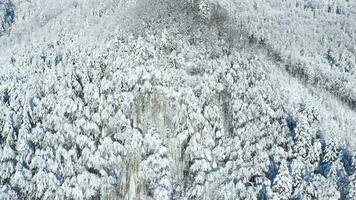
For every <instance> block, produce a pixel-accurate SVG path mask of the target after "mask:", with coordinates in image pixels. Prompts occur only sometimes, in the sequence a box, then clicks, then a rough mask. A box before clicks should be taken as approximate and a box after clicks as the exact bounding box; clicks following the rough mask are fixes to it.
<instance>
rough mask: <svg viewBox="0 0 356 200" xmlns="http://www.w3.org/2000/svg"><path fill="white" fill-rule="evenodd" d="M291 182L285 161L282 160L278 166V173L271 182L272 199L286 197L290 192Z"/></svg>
mask: <svg viewBox="0 0 356 200" xmlns="http://www.w3.org/2000/svg"><path fill="white" fill-rule="evenodd" d="M292 183H293V181H292V177H291V176H290V174H289V169H288V167H287V163H286V162H283V163H281V165H280V166H279V169H278V174H277V176H276V178H275V179H274V182H273V186H272V189H273V192H274V193H273V199H288V198H289V197H290V195H291V194H292Z"/></svg>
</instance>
